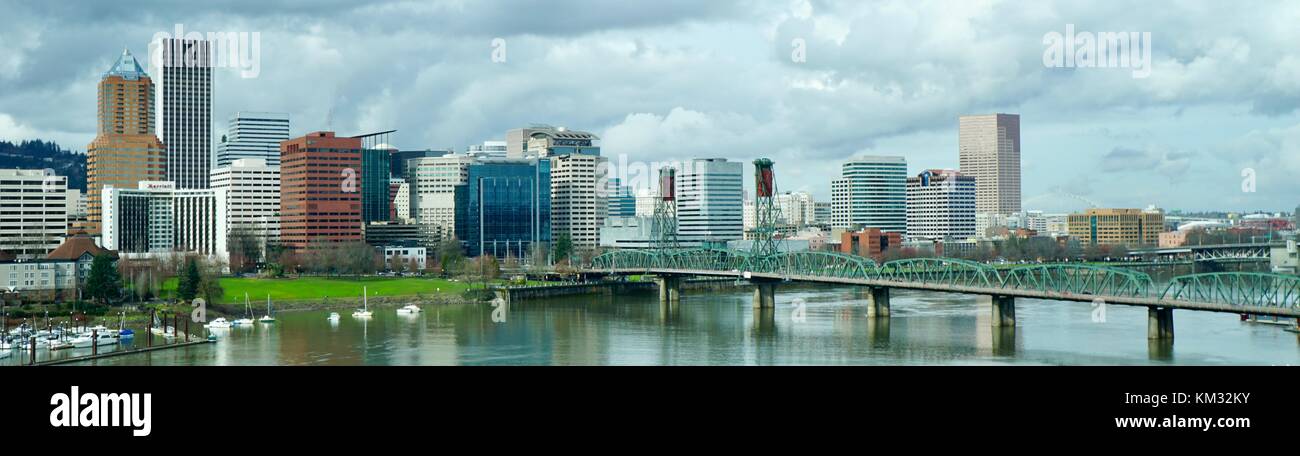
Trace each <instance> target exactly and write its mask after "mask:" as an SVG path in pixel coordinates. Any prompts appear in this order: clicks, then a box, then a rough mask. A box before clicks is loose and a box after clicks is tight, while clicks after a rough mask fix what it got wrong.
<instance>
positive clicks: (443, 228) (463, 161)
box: [399, 155, 476, 239]
mask: <svg viewBox="0 0 1300 456" xmlns="http://www.w3.org/2000/svg"><path fill="white" fill-rule="evenodd" d="M475 161H476V160H475V159H474V157H471V156H468V155H444V156H441V157H420V158H413V159H411V160H408V161H407V162H406V166H407V174H406V175H407V176H408V177H409V179H410V181H411V182H410V183H409V184H410V187H409V188H410V195H411V196H410V212H412V213H413V214H414V215H413V217H414V218H415V220H416V222H417V223H420V224H422V225H425V226H427V227H429V229H430V230H432V233H433V235H434V236H436V237H438V238H440V239H441V238H442V237H444V236H450V235H451V234H450V233H453V232H454V231H455V229H456V186H458V185H465V183H466V180H467V179H468V178H469V165H471V164H474V163H475ZM399 217H400V215H399Z"/></svg>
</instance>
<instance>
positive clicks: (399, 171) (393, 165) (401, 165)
mask: <svg viewBox="0 0 1300 456" xmlns="http://www.w3.org/2000/svg"><path fill="white" fill-rule="evenodd" d="M389 154H390V158H389V160H390V167H389V169H388V173H389V175H391V176H393V177H400V178H402V179H406V181H407V182H414V180H413V179H412V178H411V176H410V175H408V174H407V171H409V170H410V165H411V163H410V161H411V160H414V159H416V158H429V157H442V156H444V155H455V153H454V152H452V151H450V150H437V149H426V150H397V149H389Z"/></svg>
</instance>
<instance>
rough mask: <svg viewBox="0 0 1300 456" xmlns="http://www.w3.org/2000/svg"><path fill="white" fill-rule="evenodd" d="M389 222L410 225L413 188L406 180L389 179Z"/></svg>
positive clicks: (398, 178)
mask: <svg viewBox="0 0 1300 456" xmlns="http://www.w3.org/2000/svg"><path fill="white" fill-rule="evenodd" d="M388 207H389V213H388V220H389V221H394V222H402V223H410V220H411V186H410V184H407V183H406V179H402V178H400V177H390V178H388Z"/></svg>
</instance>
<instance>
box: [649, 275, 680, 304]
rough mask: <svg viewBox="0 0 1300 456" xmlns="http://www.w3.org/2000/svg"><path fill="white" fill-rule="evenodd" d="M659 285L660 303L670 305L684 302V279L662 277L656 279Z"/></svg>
mask: <svg viewBox="0 0 1300 456" xmlns="http://www.w3.org/2000/svg"><path fill="white" fill-rule="evenodd" d="M655 284H658V285H659V302H660V303H670V302H680V301H681V300H682V279H681V277H674V276H660V277H658V278H656V279H655Z"/></svg>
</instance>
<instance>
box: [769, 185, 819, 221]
mask: <svg viewBox="0 0 1300 456" xmlns="http://www.w3.org/2000/svg"><path fill="white" fill-rule="evenodd" d="M775 199H776V207H777V208H778V209H780V210H781V221H782V222H784V223H788V224H790V225H794V226H796V227H801V226H807V225H812V224H813V220H814V218H815V217H816V207H815V205H814V203H813V197H812V194H811V193H808V192H784V193H781V194H779V195H776V198H775Z"/></svg>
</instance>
